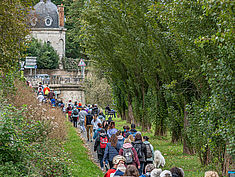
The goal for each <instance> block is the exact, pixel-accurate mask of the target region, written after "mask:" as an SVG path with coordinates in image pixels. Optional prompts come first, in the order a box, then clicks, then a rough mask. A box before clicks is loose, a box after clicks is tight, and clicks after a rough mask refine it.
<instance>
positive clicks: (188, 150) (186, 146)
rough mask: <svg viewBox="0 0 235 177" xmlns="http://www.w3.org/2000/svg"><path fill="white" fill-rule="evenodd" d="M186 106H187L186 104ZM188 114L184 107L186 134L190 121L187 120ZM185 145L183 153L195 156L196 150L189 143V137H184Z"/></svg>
mask: <svg viewBox="0 0 235 177" xmlns="http://www.w3.org/2000/svg"><path fill="white" fill-rule="evenodd" d="M185 105H186V104H185ZM187 116H188V112H187V111H186V110H185V106H184V132H186V128H187V126H188V120H187ZM183 141H184V144H183V153H185V154H189V155H193V154H195V151H194V149H192V148H190V147H189V145H188V142H187V135H186V134H185V135H184V140H183Z"/></svg>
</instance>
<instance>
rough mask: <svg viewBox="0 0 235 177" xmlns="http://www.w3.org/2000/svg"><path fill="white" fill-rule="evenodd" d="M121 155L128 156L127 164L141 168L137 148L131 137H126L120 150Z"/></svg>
mask: <svg viewBox="0 0 235 177" xmlns="http://www.w3.org/2000/svg"><path fill="white" fill-rule="evenodd" d="M119 155H122V156H124V157H125V158H126V165H135V166H136V167H137V168H138V169H139V168H140V161H139V158H138V154H137V152H136V150H135V148H134V147H133V146H132V144H131V141H130V139H125V140H124V144H123V147H122V148H121V149H120V151H119Z"/></svg>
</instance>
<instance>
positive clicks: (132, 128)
mask: <svg viewBox="0 0 235 177" xmlns="http://www.w3.org/2000/svg"><path fill="white" fill-rule="evenodd" d="M136 132H137V131H136V129H135V124H131V130H130V134H131V135H132V136H133V137H134V138H135V135H136Z"/></svg>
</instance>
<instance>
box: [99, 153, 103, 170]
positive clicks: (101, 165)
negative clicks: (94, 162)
mask: <svg viewBox="0 0 235 177" xmlns="http://www.w3.org/2000/svg"><path fill="white" fill-rule="evenodd" d="M97 156H98V159H99V162H100V167H101V168H104V163H103V157H104V155H100V154H98V155H97Z"/></svg>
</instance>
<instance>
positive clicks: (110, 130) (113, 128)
mask: <svg viewBox="0 0 235 177" xmlns="http://www.w3.org/2000/svg"><path fill="white" fill-rule="evenodd" d="M116 132H117V129H116V128H115V122H114V121H112V122H111V123H110V125H109V129H108V131H107V134H108V136H109V137H111V136H112V135H113V134H115V133H116Z"/></svg>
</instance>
